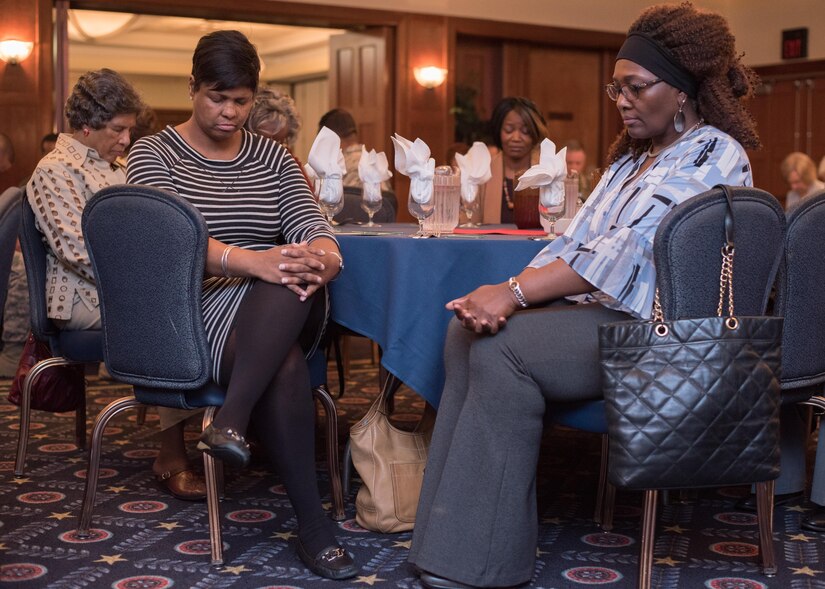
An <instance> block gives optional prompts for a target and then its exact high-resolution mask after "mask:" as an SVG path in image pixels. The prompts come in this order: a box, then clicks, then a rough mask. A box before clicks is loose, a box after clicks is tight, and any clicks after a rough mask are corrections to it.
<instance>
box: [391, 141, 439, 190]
mask: <svg viewBox="0 0 825 589" xmlns="http://www.w3.org/2000/svg"><path fill="white" fill-rule="evenodd" d="M391 139H392V142H393V144H394V145H395V169H396V170H398V171H399V172H400V173H401V174H404V175H405V176H409V178H410V196H411V197H412V198H413V200H415V202H417V203H418V204H427V203H428V202H430V199H432V197H433V175H434V173H435V160H434V159H433V158H431V157H430V148H429V147H428V146H427V144H426V143H424V142H423V141H421V139H416V140H415V142H412V141H410V140H409V139H404V138H403V137H401V135H399V134H398V133H395V135H394V136H393V137H391Z"/></svg>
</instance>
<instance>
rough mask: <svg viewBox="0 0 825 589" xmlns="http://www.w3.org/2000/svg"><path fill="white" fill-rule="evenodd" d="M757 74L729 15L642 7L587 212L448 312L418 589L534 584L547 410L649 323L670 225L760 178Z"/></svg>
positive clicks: (415, 548) (419, 535)
mask: <svg viewBox="0 0 825 589" xmlns="http://www.w3.org/2000/svg"><path fill="white" fill-rule="evenodd" d="M753 81H754V76H753V74H752V73H751V72H750V70H748V69H747V68H746V67H745V66H744V65H743V64H742V63H741V62H740V60H739V56H738V54H737V53H736V50H735V47H734V38H733V35H732V34H731V32H730V30H729V28H728V25H727V23H726V22H725V20H724V19H723V18H722V17H721V16H719V15H717V14H712V13H708V12H704V11H699V10H697V9H695V8H694V7H693V6H692V5H691V4H689V3H684V4H681V5H678V6H674V5H660V6H654V7H651V8H649V9H647V10H646V11H645V12H643V13H642V15H641V16H640V17H639V18H638V19H637V20H636V21H635V22H634V23H633V25H632V26H631V28H630V31H629V32H628V36H627V39H626V41H625V43H624V44H623V46H622V48H621V49H620V51H619V53H618V55H617V57H616V62H615V66H614V70H613V79H612V81H611V82H610V83H609V84H608V85H607V88H606V90H607V95H608V97H609V98H610V100H613V101H614V102H616V106H617V108H618V109H619V113H620V114H621V116H622V120H623V121H624V125H625V128H624V130H623V131H622V133H621V135H620V136H619V137H618V138H617V140H616V141H615V143H614V144H613V146H612V147H611V150H610V157H609V160H610V167H609V169H608V170H607V172H606V173H605V174H604V176H603V177H602V180H601V181H600V182H599V184H598V185H597V186H596V187H595V188H594V190H593V192H592V194H591V196H590V197H589V198H588V199H587V202H586V203H585V205H584V206H583V207H582V209H581V210H580V211H579V212H578V214H577V215H576V217H575V218H574V219H573V221H572V222H571V223H570V226H569V227H568V228H567V230H566V231H565V233H564V235H563V236H562V237H560V238H558V239H556V240H554V241H553V242H552V243H551V244H550V245H549V246H547V247H546V248H545V249H544V250H543V251H542V252H540V253H539V254H538V255H537V256H536V257H535V258H534V259H533V261H532V262H531V263H530V265H529V267H528V268H526V269H524V270H523V271H521V272H520V273H519V274H517V275H516V276H514V277H512V278H510V280H509V281H508V282H503V283H500V284H494V285H486V286H481V287H479V288H478V289H476V290H474V291H473V292H471V293H469V294H467V295H465V296H463V297H460V298H458V299H455V300H453V301H450V302H449V303H447V308H448V309H449V310H451V311H453V312H454V313H455V315H456V317H455V318H454V319H453V321H452V323H451V325H450V328H449V331H448V335H447V342H446V344H445V347H444V349H445V364H446V370H447V378H446V382H445V386H444V391H443V396H442V399H441V403H440V405H439V408H438V419H437V422H436V426H435V431H434V433H433V438H432V444H431V446H430V455H429V460H428V462H427V467H426V470H425V476H424V484H423V487H422V489H421V497H420V501H419V506H418V513H417V516H416V522H415V532H414V535H413V542H412V547H411V550H410V557H409V559H410V561H411V562H412V563H414V564H415V565H416V567H417V568H418V570H419V571H420V575H421V583H422V585H423V586H425V587H437V588H441V589H449V588H452V587H460V588H463V587H500V586H511V585H518V584H520V583H525V582H527V581H529V580H530V578H531V577H532V575H533V572H534V563H535V556H536V539H537V535H538V515H537V513H536V464H537V461H538V451H539V446H540V443H541V436H542V429H543V418H544V413H545V408H546V406H547V404H548V403H553V402H569V401H580V400H586V399H592V398H593V397H594V393H595V392H596V391H599V390H600V369H599V356H598V329H597V328H598V326H599V325H600V324H602V323H609V322H612V321H622V320H628V319H632V318H637V319H639V318H642V319H644V318H649V317H650V316H651V315H652V309H653V298H654V292H655V284H656V269H655V268H654V266H653V238H654V235H655V233H656V229H657V227H658V226H659V223H660V221H661V220H662V218H663V217H664V216H665V215H666V214H667V213H668V212H669V211H670V210H671V209H672V208H673V207H675V206H676V205H678V204H679V203H682V202H684V201H686V200H688V199H690V198H692V197H694V196H696V195H698V194H700V193H702V192H705V191H707V190H708V189H710V188H711V187H713V186H714V185H715V184H720V183H723V184H729V185H734V186H750V185H752V176H751V169H750V163H749V162H748V157H747V155H746V153H745V149H744V147H743V146H745V147H757V146H758V145H759V140H758V138H757V135H756V131H755V129H754V123H753V120H752V119H751V117H750V115H749V114H748V113H747V111H746V110H745V107H744V105H743V99H744V98H745V97H746V96H748V95H749V94H750V93H751V91H752V88H753ZM469 498H472V500H469Z"/></svg>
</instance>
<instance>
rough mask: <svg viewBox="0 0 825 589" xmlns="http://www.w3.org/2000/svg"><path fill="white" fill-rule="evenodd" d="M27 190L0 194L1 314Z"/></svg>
mask: <svg viewBox="0 0 825 589" xmlns="http://www.w3.org/2000/svg"><path fill="white" fill-rule="evenodd" d="M23 194H25V190H24V189H23V188H20V187H18V186H12V187H10V188H7V189H6V190H4V191H3V193H2V194H0V284H1V285H3V288H0V313H2V312H3V309H5V307H6V295H7V294H8V289H7V288H6V285H8V283H9V275H10V274H11V266H12V260H13V259H14V246H15V244H16V243H17V235H18V233H19V232H20V200H21V199H22V198H23Z"/></svg>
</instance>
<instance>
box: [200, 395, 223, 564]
mask: <svg viewBox="0 0 825 589" xmlns="http://www.w3.org/2000/svg"><path fill="white" fill-rule="evenodd" d="M216 410H217V407H214V406H212V407H207V408H206V409H205V410H204V412H203V429H206V427H207V426H208V425H209V424H210V423H212V419H214V417H215V411H216ZM203 472H204V477H205V478H206V511H207V514H208V516H209V545H210V547H211V550H212V564H213V565H214V566H218V565H222V564H223V538H222V535H221V507H220V502H219V499H218V482H217V481H218V467H217V465H216V461H215V459H214V458H213V457H212V456H210V455H209V454H207V453H206V452H204V453H203ZM221 474H222V473H221ZM221 478H223V477H221Z"/></svg>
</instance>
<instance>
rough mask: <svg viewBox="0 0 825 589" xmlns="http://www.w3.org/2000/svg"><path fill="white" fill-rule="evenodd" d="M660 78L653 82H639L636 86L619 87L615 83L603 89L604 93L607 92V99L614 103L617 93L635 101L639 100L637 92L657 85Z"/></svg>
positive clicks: (617, 97)
mask: <svg viewBox="0 0 825 589" xmlns="http://www.w3.org/2000/svg"><path fill="white" fill-rule="evenodd" d="M661 81H662V79H661V78H656V79H655V80H651V81H650V82H640V83H638V84H623V85H621V86H619V85H617V84H616V82H613V83H612V84H608V85H607V86H605V87H604V89H605V92H607V97H608V98H609V99H610V100H612V101H613V102H616V101H617V100H618V99H619V93H621V94H622V96H624V97H625V98H627V99H628V100H636V99H637V98H639V92H641V91H642V90H644V89H645V88H650V87H651V86H653V85H655V84H658V83H659V82H661Z"/></svg>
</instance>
